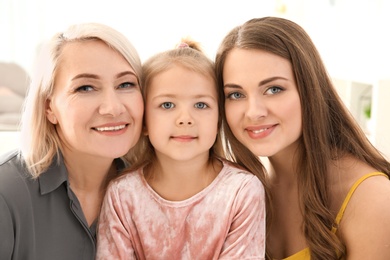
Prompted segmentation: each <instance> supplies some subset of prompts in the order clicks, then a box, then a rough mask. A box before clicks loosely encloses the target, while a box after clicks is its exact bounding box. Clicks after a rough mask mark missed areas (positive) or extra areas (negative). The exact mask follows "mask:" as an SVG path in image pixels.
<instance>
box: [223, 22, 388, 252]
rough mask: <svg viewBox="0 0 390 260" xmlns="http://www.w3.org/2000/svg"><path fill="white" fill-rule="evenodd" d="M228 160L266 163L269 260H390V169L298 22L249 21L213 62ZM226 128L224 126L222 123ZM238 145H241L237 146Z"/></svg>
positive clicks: (232, 35) (225, 42) (228, 38)
mask: <svg viewBox="0 0 390 260" xmlns="http://www.w3.org/2000/svg"><path fill="white" fill-rule="evenodd" d="M216 71H217V78H218V81H219V91H220V94H221V95H222V96H225V105H224V106H225V113H226V122H227V125H224V129H225V131H226V132H225V137H226V140H225V141H227V144H226V147H228V148H231V149H229V150H228V152H229V153H230V154H231V155H232V157H234V158H235V159H236V161H237V162H240V164H243V165H247V166H248V168H249V169H251V171H252V172H256V171H258V172H261V171H262V167H261V166H259V167H258V170H256V169H255V168H254V167H249V163H248V161H244V160H248V158H254V160H255V161H254V162H253V163H252V164H251V165H255V163H256V161H257V163H258V164H260V162H259V160H258V159H257V158H255V157H253V156H252V157H249V156H248V155H247V153H245V152H243V151H244V150H245V149H249V150H250V151H251V152H252V153H253V154H254V155H255V156H265V157H268V159H269V162H270V169H269V175H268V180H267V183H270V190H271V203H270V205H271V206H272V208H269V209H273V211H271V210H270V211H267V215H268V216H269V215H271V214H269V213H272V219H271V221H270V225H269V227H270V228H269V229H267V252H268V253H269V256H270V257H269V258H270V259H288V260H294V259H299V260H302V259H303V260H304V259H326V260H328V259H375V260H378V259H383V260H384V259H390V207H389V203H390V182H389V180H388V178H389V175H390V163H389V162H388V161H387V160H386V159H385V158H384V157H383V156H382V155H381V154H380V153H379V152H378V151H377V150H376V149H375V147H374V146H372V145H371V143H370V142H369V141H368V140H367V138H366V136H365V135H364V133H363V131H362V130H361V129H360V127H359V126H358V124H357V123H356V122H355V121H354V119H353V118H352V117H351V115H350V113H349V112H348V110H347V109H346V108H345V107H344V105H343V103H342V101H341V99H340V98H339V96H338V95H337V92H336V90H335V88H334V87H333V84H332V81H331V79H330V78H329V76H328V74H327V72H326V69H325V66H324V64H323V63H322V60H321V58H320V55H319V53H318V51H317V49H316V48H315V46H314V44H313V42H312V41H311V39H310V37H309V36H308V35H307V33H306V32H305V31H304V30H303V29H302V28H301V27H300V26H299V25H297V24H296V23H294V22H292V21H289V20H286V19H283V18H277V17H264V18H259V19H252V20H249V21H247V22H246V23H244V24H243V25H242V26H238V27H236V28H234V29H233V30H232V31H231V32H229V33H228V35H227V36H226V37H225V38H224V40H223V42H222V44H221V46H220V49H219V51H218V54H217V57H216ZM224 122H225V121H224ZM243 146H244V147H243Z"/></svg>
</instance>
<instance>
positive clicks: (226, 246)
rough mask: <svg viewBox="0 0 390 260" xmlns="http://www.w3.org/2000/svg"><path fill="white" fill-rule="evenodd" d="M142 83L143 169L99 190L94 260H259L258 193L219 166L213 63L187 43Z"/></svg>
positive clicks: (151, 64) (149, 69)
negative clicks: (102, 196)
mask: <svg viewBox="0 0 390 260" xmlns="http://www.w3.org/2000/svg"><path fill="white" fill-rule="evenodd" d="M143 73H144V74H143V80H142V85H143V86H144V87H145V88H144V93H143V94H144V98H145V102H146V103H145V127H144V138H145V139H143V141H144V142H143V141H142V140H141V142H140V143H139V147H140V148H141V150H140V154H141V155H142V156H143V159H142V160H141V161H140V162H139V163H138V164H137V165H134V166H133V167H132V168H131V169H130V171H129V172H128V173H127V174H125V175H123V176H121V177H120V178H118V179H116V180H114V181H113V182H112V183H111V185H110V186H109V187H108V190H107V195H106V197H105V199H104V203H103V207H102V212H101V216H100V222H99V232H98V233H99V235H98V253H97V258H98V259H264V257H265V196H264V187H263V185H262V183H261V182H260V181H259V179H258V178H257V177H256V176H255V175H253V174H251V173H249V172H247V171H244V170H242V169H239V168H236V167H235V166H234V165H232V164H231V163H228V162H227V161H225V160H223V159H221V158H220V154H221V146H220V144H221V143H220V139H219V134H218V131H219V130H218V129H220V128H219V127H220V123H221V117H220V111H221V110H220V109H219V100H218V94H217V85H216V78H215V74H214V64H213V62H212V61H210V60H209V59H208V58H207V57H206V56H205V55H204V54H203V53H202V52H201V51H200V48H199V47H198V45H197V44H196V43H194V42H191V41H188V42H186V43H181V44H180V45H179V47H178V48H176V49H174V50H170V51H167V52H163V53H160V54H158V55H156V56H154V57H152V58H150V59H149V60H148V61H147V62H146V63H145V64H144V66H143Z"/></svg>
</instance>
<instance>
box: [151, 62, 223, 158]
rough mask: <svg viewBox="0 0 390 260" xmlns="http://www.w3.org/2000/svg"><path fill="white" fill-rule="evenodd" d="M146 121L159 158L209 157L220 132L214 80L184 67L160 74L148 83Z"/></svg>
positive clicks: (176, 67)
mask: <svg viewBox="0 0 390 260" xmlns="http://www.w3.org/2000/svg"><path fill="white" fill-rule="evenodd" d="M145 120H146V133H147V134H148V135H149V139H150V142H151V143H152V145H153V146H154V148H155V151H156V155H157V157H158V158H165V159H168V160H172V161H182V162H188V161H189V160H193V159H201V160H204V159H207V158H208V156H209V149H210V148H211V147H212V146H213V144H214V142H215V140H216V136H217V131H218V97H217V91H216V86H215V83H214V81H213V80H212V79H211V78H208V77H205V76H203V75H201V74H199V73H198V72H194V71H191V70H188V69H185V68H183V67H181V66H173V67H172V68H170V69H168V70H167V71H164V72H161V73H160V74H157V75H156V76H155V77H154V78H153V79H152V80H151V82H150V85H149V86H148V93H147V98H146V104H145Z"/></svg>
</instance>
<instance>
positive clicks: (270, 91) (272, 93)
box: [265, 87, 283, 95]
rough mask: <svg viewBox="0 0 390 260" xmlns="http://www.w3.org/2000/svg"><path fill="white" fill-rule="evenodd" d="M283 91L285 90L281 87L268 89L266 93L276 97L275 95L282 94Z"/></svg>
mask: <svg viewBox="0 0 390 260" xmlns="http://www.w3.org/2000/svg"><path fill="white" fill-rule="evenodd" d="M282 90H283V89H282V88H281V87H270V88H268V89H267V91H266V92H265V93H266V94H271V95H274V94H277V93H279V92H281V91H282Z"/></svg>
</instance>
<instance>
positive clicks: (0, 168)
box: [0, 150, 29, 191]
mask: <svg viewBox="0 0 390 260" xmlns="http://www.w3.org/2000/svg"><path fill="white" fill-rule="evenodd" d="M28 177H29V174H28V172H27V169H26V168H25V166H24V162H23V159H22V156H21V154H20V152H19V151H18V150H13V151H10V152H8V153H6V154H3V155H2V156H0V191H2V190H4V189H5V188H7V187H8V188H12V187H9V186H10V184H11V183H17V182H20V181H21V180H26V179H28Z"/></svg>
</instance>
